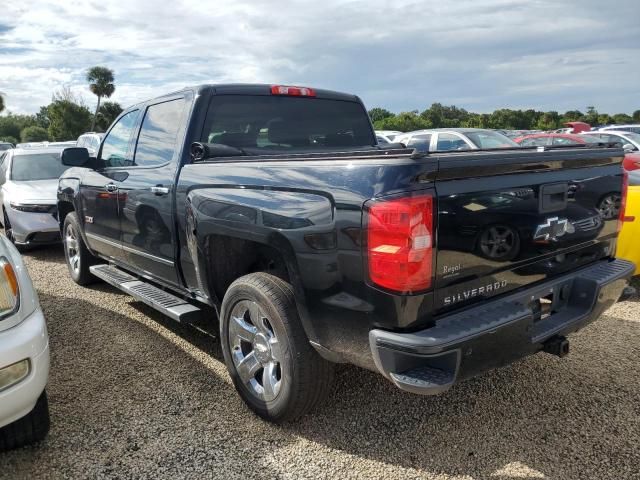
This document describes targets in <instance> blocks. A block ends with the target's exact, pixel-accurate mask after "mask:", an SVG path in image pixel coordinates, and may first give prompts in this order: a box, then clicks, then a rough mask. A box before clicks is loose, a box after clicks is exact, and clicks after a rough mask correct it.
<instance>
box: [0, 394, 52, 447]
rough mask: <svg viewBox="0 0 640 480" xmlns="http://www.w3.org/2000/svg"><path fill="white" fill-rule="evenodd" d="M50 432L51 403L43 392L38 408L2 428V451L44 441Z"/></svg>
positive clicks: (37, 403)
mask: <svg viewBox="0 0 640 480" xmlns="http://www.w3.org/2000/svg"><path fill="white" fill-rule="evenodd" d="M48 432H49V403H48V401H47V392H46V391H45V392H42V393H41V394H40V397H39V398H38V401H37V402H36V406H35V407H33V410H31V412H29V413H28V414H27V415H25V416H24V417H22V418H20V419H18V420H16V421H15V422H13V423H10V424H9V425H6V426H4V427H2V428H0V451H5V450H11V449H14V448H19V447H23V446H25V445H29V444H32V443H35V442H39V441H40V440H43V439H44V437H46V436H47V433H48Z"/></svg>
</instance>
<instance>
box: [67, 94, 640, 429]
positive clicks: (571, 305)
mask: <svg viewBox="0 0 640 480" xmlns="http://www.w3.org/2000/svg"><path fill="white" fill-rule="evenodd" d="M622 158H623V151H622V150H621V149H619V148H607V147H601V148H598V147H596V148H587V147H584V146H581V147H570V148H561V147H558V148H554V147H550V148H530V149H527V148H514V147H509V148H505V149H498V150H489V151H485V150H477V151H464V152H457V151H453V152H429V153H419V152H417V151H414V150H411V149H406V148H404V146H402V145H393V144H392V145H387V146H385V148H383V147H381V146H379V145H377V142H376V137H375V133H374V130H373V128H372V125H371V121H370V119H369V117H368V115H367V112H366V110H365V107H364V106H363V104H362V102H361V101H360V99H359V98H358V97H356V96H353V95H348V94H343V93H337V92H332V91H325V90H319V89H312V88H306V87H288V86H282V85H207V86H200V87H195V88H187V89H185V90H182V91H179V92H177V93H172V94H169V95H165V96H162V97H159V98H155V99H153V100H150V101H146V102H143V103H140V104H138V105H135V106H133V107H131V108H128V109H127V110H126V111H124V112H123V113H122V114H121V115H120V117H119V118H117V119H116V121H115V122H114V123H113V125H112V126H111V127H110V129H109V130H108V131H107V133H106V135H105V137H104V139H103V141H102V143H101V145H100V148H99V150H98V152H97V157H95V158H94V157H90V156H89V155H88V152H87V150H86V149H83V148H69V149H66V150H65V151H64V152H63V153H62V162H63V163H64V164H65V165H67V166H70V167H72V168H69V169H68V170H67V171H66V172H65V173H64V174H63V175H62V177H61V178H60V180H59V188H58V212H59V214H58V216H59V222H60V227H61V232H62V238H63V242H64V250H65V256H66V261H67V264H68V267H69V273H70V275H71V277H72V278H73V280H74V281H75V282H76V283H78V284H80V285H85V284H88V283H90V282H91V281H94V280H95V279H96V278H98V279H102V280H104V281H106V282H108V283H110V284H112V285H114V286H115V287H117V288H119V289H121V290H123V291H124V292H127V293H129V294H130V295H132V296H133V297H135V298H136V299H138V300H140V301H142V302H145V303H147V304H148V305H150V306H152V307H154V308H156V309H157V310H159V311H160V312H163V313H164V314H166V315H167V316H169V317H171V318H173V319H175V320H177V321H180V322H187V323H188V322H194V321H198V322H202V321H205V320H207V319H210V320H211V321H218V322H219V332H220V341H221V344H222V350H223V354H224V361H225V363H226V366H227V367H228V370H229V373H230V376H231V378H232V380H233V383H234V385H235V387H236V389H237V391H238V392H239V394H240V396H241V397H242V399H243V400H244V401H245V402H246V404H247V405H248V406H249V407H250V408H251V409H252V410H253V411H254V412H256V413H257V414H258V415H260V416H262V417H264V418H266V419H268V420H270V421H273V422H282V421H287V420H293V419H295V418H297V417H299V416H301V415H303V414H304V413H305V412H308V411H309V410H310V409H312V408H313V407H314V406H315V405H316V404H318V402H319V401H321V400H322V398H323V397H324V396H325V395H326V394H327V392H328V391H329V389H330V386H331V382H332V371H333V370H332V366H333V364H334V363H351V364H354V365H357V366H360V367H364V368H367V369H371V370H374V371H378V372H380V373H381V374H382V375H384V376H385V377H386V378H387V379H389V380H390V381H391V382H393V383H394V384H395V385H396V386H397V387H398V388H400V389H402V390H406V391H409V392H413V393H417V394H424V395H432V394H437V393H440V392H443V391H445V390H447V389H448V388H450V387H451V386H452V385H454V384H455V383H456V382H458V381H460V380H463V379H465V378H468V377H470V376H473V375H476V374H479V373H481V372H484V371H487V370H489V369H493V368H496V367H500V366H504V365H507V364H509V363H511V362H513V361H514V360H516V359H519V358H522V357H524V356H526V355H529V354H533V353H536V352H540V351H545V352H549V353H551V354H555V355H558V356H563V355H566V354H567V353H568V351H569V343H568V340H567V335H568V334H569V333H571V332H574V331H576V330H578V329H580V328H582V327H584V326H585V325H587V324H588V323H589V322H592V321H593V320H595V319H596V318H598V316H599V315H600V314H601V313H602V312H603V311H604V310H605V309H606V308H608V307H609V306H610V305H612V304H613V303H614V302H615V301H616V300H618V298H619V297H620V295H621V292H622V291H623V289H624V288H625V285H626V283H627V281H628V279H629V278H630V276H631V275H632V272H633V270H634V266H633V264H631V263H630V262H627V261H624V260H620V259H616V258H615V252H616V239H617V236H618V232H619V230H620V226H621V223H622V222H623V221H624V201H625V176H624V174H623V170H622V168H621V162H622ZM605 198H610V199H613V201H614V202H616V204H617V209H618V213H617V214H616V215H613V216H612V215H609V216H608V217H605V216H603V215H602V213H601V212H600V211H599V209H598V208H599V205H601V203H602V201H603V199H605Z"/></svg>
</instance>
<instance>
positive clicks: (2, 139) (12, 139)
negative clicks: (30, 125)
mask: <svg viewBox="0 0 640 480" xmlns="http://www.w3.org/2000/svg"><path fill="white" fill-rule="evenodd" d="M0 142H9V143H13V144H14V145H15V144H16V143H18V139H17V138H16V137H12V136H11V135H5V136H2V135H0Z"/></svg>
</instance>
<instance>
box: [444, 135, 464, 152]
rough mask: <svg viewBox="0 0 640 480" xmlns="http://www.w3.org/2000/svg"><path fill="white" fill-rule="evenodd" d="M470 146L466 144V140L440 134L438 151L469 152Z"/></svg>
mask: <svg viewBox="0 0 640 480" xmlns="http://www.w3.org/2000/svg"><path fill="white" fill-rule="evenodd" d="M468 149H469V146H468V145H467V144H466V142H465V141H464V140H462V139H461V138H460V137H458V136H457V135H453V134H452V133H439V134H438V145H437V147H436V150H439V151H447V150H468Z"/></svg>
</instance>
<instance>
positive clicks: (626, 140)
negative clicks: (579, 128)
mask: <svg viewBox="0 0 640 480" xmlns="http://www.w3.org/2000/svg"><path fill="white" fill-rule="evenodd" d="M581 135H582V134H581ZM584 135H589V136H590V137H598V138H599V139H600V141H602V142H605V143H619V144H621V145H622V147H623V148H624V149H625V150H627V151H629V152H638V151H640V133H634V132H619V131H617V130H597V131H595V132H585V133H584Z"/></svg>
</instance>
